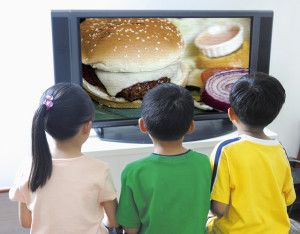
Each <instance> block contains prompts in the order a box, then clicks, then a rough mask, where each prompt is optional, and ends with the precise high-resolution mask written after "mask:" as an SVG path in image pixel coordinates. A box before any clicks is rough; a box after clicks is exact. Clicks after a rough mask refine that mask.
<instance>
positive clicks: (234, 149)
mask: <svg viewBox="0 0 300 234" xmlns="http://www.w3.org/2000/svg"><path fill="white" fill-rule="evenodd" d="M211 166H212V170H213V175H212V192H211V199H212V200H215V201H218V202H222V203H224V204H229V209H228V210H227V212H226V213H225V214H224V216H223V217H222V218H221V219H214V220H213V222H211V223H210V224H209V225H208V228H209V231H210V233H239V234H240V233H264V234H267V233H272V234H276V233H280V234H282V233H288V231H289V229H290V222H289V217H288V214H287V206H288V205H291V204H292V203H293V202H294V201H295V198H296V195H295V190H294V184H293V178H292V176H291V169H290V165H289V162H288V159H287V156H286V153H285V150H284V148H283V147H282V145H281V144H280V143H279V142H278V141H277V140H262V139H257V138H253V137H250V136H246V135H243V136H241V137H238V138H235V139H230V140H227V141H224V142H221V143H220V144H219V145H217V146H216V147H215V149H214V151H213V153H212V156H211Z"/></svg>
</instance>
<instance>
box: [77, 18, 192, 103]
mask: <svg viewBox="0 0 300 234" xmlns="http://www.w3.org/2000/svg"><path fill="white" fill-rule="evenodd" d="M80 31H81V54H82V75H83V87H84V89H85V90H86V91H87V92H88V94H89V95H90V96H91V97H92V99H94V100H95V101H97V102H99V104H101V105H105V106H108V107H113V108H139V107H140V106H141V103H142V99H143V96H144V95H145V93H146V92H147V91H148V90H149V89H151V88H153V87H154V86H156V85H159V84H161V83H166V82H171V83H175V84H177V85H181V86H185V85H186V82H187V74H188V71H187V70H186V69H185V68H184V66H183V64H182V63H181V57H182V55H183V53H184V41H183V38H182V35H181V33H180V31H179V30H178V29H177V28H176V26H175V25H174V24H172V23H171V22H170V21H168V19H161V18H88V19H85V20H84V21H83V22H82V23H81V24H80Z"/></svg>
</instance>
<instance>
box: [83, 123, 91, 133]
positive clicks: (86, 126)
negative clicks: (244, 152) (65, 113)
mask: <svg viewBox="0 0 300 234" xmlns="http://www.w3.org/2000/svg"><path fill="white" fill-rule="evenodd" d="M91 128H92V121H89V122H87V123H85V124H83V126H82V131H83V133H84V134H87V133H88V134H89V133H90V130H91Z"/></svg>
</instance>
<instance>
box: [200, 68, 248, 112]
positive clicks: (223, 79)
mask: <svg viewBox="0 0 300 234" xmlns="http://www.w3.org/2000/svg"><path fill="white" fill-rule="evenodd" d="M248 73H249V69H247V68H237V69H232V70H226V71H220V72H217V73H215V74H213V75H212V76H211V77H209V78H208V80H207V81H206V83H205V85H204V88H203V92H202V94H201V100H202V101H203V102H204V103H205V104H207V105H209V106H211V107H213V108H214V109H216V110H220V111H224V112H227V110H228V108H229V107H230V103H229V93H230V90H231V87H232V86H233V84H234V83H235V82H236V81H237V80H238V79H239V78H241V77H242V76H244V75H246V74H248Z"/></svg>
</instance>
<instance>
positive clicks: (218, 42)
mask: <svg viewBox="0 0 300 234" xmlns="http://www.w3.org/2000/svg"><path fill="white" fill-rule="evenodd" d="M243 33H244V28H243V26H242V25H241V24H238V23H224V24H216V25H214V26H212V27H209V28H208V29H207V30H205V31H204V32H202V33H201V34H199V35H198V36H197V37H196V39H195V45H196V46H197V47H198V48H199V49H200V51H201V52H202V53H203V54H204V55H205V56H207V57H221V56H224V55H227V54H230V53H232V52H234V51H236V50H237V49H238V48H240V46H241V45H242V44H243Z"/></svg>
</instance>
